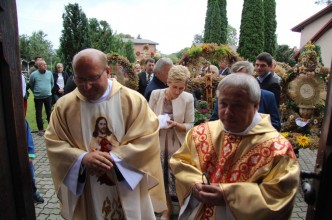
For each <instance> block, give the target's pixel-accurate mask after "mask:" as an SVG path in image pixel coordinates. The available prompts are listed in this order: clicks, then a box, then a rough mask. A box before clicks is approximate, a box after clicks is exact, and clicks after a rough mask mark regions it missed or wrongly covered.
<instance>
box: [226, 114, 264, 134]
mask: <svg viewBox="0 0 332 220" xmlns="http://www.w3.org/2000/svg"><path fill="white" fill-rule="evenodd" d="M261 120H262V116H261V115H260V114H259V113H258V112H257V111H256V112H255V115H254V117H253V119H252V122H251V124H250V125H249V126H248V127H247V128H246V129H245V130H244V131H242V132H238V133H237V132H232V131H228V130H227V129H226V128H225V131H226V132H227V133H230V134H234V135H239V136H243V135H246V134H247V133H248V132H249V131H250V130H251V129H252V128H253V127H255V126H256V125H257V124H258V123H259V122H260V121H261Z"/></svg>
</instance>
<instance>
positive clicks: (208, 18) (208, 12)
mask: <svg viewBox="0 0 332 220" xmlns="http://www.w3.org/2000/svg"><path fill="white" fill-rule="evenodd" d="M213 1H214V0H208V3H207V9H206V15H205V24H204V39H203V40H204V42H207V41H208V40H209V39H210V37H211V36H210V35H211V34H210V32H211V28H210V25H211V22H212V17H211V11H212V6H211V2H213Z"/></svg>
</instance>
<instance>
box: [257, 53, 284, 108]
mask: <svg viewBox="0 0 332 220" xmlns="http://www.w3.org/2000/svg"><path fill="white" fill-rule="evenodd" d="M272 68H273V57H272V56H271V54H269V53H266V52H263V53H260V54H259V55H258V56H257V57H256V63H255V71H256V73H257V75H258V77H257V80H258V82H259V85H260V87H261V89H265V90H268V91H270V92H273V94H274V96H275V98H276V101H277V106H278V107H279V103H280V90H281V87H280V83H279V79H278V78H277V77H275V76H274V72H273V71H272Z"/></svg>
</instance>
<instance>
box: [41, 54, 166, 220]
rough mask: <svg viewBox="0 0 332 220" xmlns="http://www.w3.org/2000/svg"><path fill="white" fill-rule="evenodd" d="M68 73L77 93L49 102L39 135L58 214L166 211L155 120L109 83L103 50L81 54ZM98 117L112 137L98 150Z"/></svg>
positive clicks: (139, 215)
mask: <svg viewBox="0 0 332 220" xmlns="http://www.w3.org/2000/svg"><path fill="white" fill-rule="evenodd" d="M73 70H74V80H75V83H76V85H77V89H75V90H74V91H73V92H71V93H69V94H67V95H65V96H63V97H62V98H61V99H59V100H58V102H57V103H56V104H55V106H54V110H53V113H52V116H51V120H50V125H49V127H48V128H47V131H46V133H45V140H46V147H47V152H48V157H49V161H50V166H51V172H52V177H53V181H54V185H55V189H56V193H57V195H58V198H59V200H60V201H61V204H62V206H61V214H62V216H63V217H65V218H66V219H155V215H154V212H157V213H158V212H163V211H165V210H166V209H167V206H166V199H165V194H164V193H160V192H164V185H163V176H162V169H161V162H160V156H159V155H160V149H159V123H158V119H157V117H156V116H155V114H154V113H153V112H152V111H151V109H150V108H149V106H148V103H147V102H146V100H145V99H144V97H143V96H141V95H139V93H137V92H136V91H133V90H131V89H129V88H127V87H125V86H122V85H121V84H120V83H118V82H117V81H116V80H113V79H108V75H109V74H110V68H109V66H108V65H107V57H106V55H105V54H104V53H103V52H101V51H99V50H96V49H85V50H82V51H80V52H79V53H78V54H76V55H75V56H74V58H73ZM99 118H103V119H104V120H105V121H107V125H108V128H109V130H110V132H111V133H112V135H111V136H109V137H108V138H110V139H107V141H106V142H105V141H104V142H103V141H101V142H100V146H101V147H100V148H99V147H96V148H91V147H90V146H91V144H92V143H93V139H94V138H95V137H94V136H95V135H96V134H94V133H95V132H94V131H95V124H96V121H97V120H98V119H99ZM111 143H117V144H115V145H113V144H111ZM103 146H108V150H107V151H105V150H102V147H103ZM109 150H110V152H108V151H109ZM146 158H148V159H146ZM106 176H107V178H104V177H106ZM100 177H103V178H100ZM120 177H121V178H120ZM104 180H106V181H104Z"/></svg>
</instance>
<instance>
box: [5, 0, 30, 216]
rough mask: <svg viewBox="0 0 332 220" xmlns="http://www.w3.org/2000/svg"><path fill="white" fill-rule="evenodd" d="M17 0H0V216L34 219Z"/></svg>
mask: <svg viewBox="0 0 332 220" xmlns="http://www.w3.org/2000/svg"><path fill="white" fill-rule="evenodd" d="M18 42H19V37H18V27H17V13H16V1H14V0H0V69H1V71H0V152H1V153H0V198H1V199H0V219H15V220H16V219H22V220H23V219H25V220H26V219H35V218H36V217H35V208H34V204H33V199H32V183H31V176H30V171H29V163H28V154H27V147H26V146H27V140H26V133H25V119H24V113H23V97H22V79H21V68H20V53H19V44H18Z"/></svg>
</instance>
